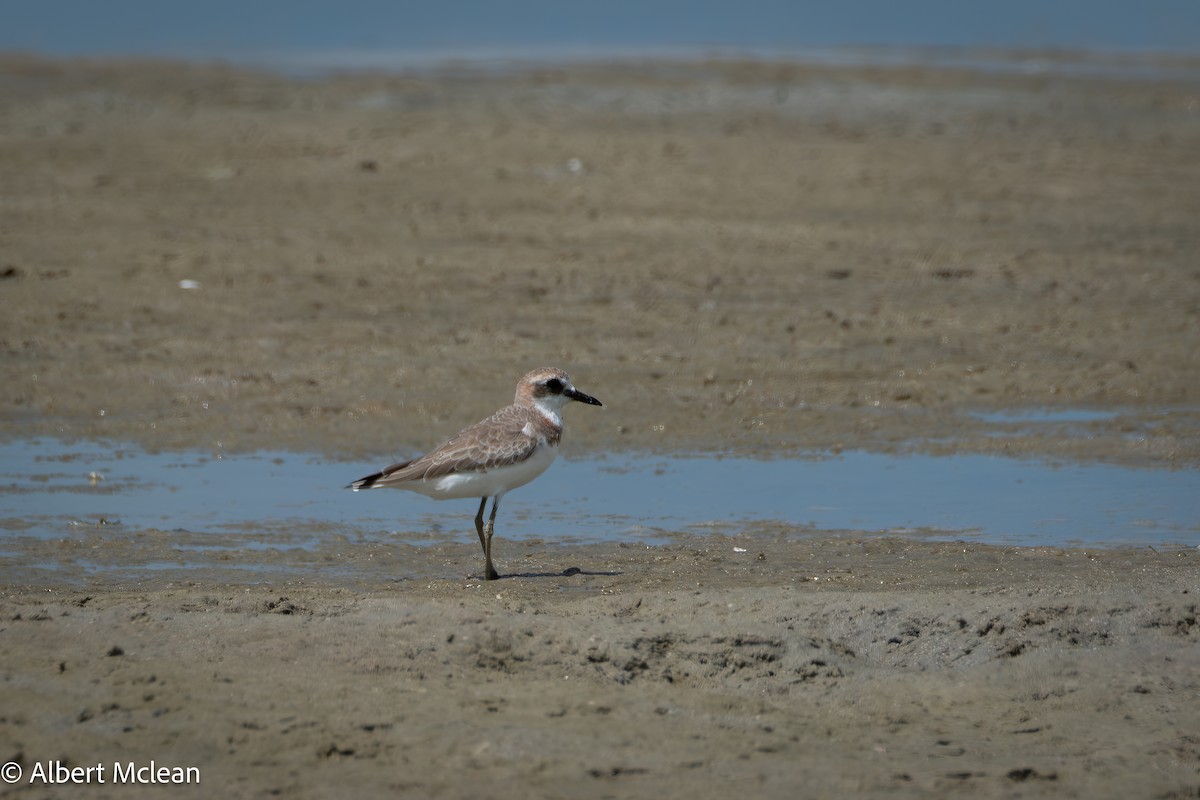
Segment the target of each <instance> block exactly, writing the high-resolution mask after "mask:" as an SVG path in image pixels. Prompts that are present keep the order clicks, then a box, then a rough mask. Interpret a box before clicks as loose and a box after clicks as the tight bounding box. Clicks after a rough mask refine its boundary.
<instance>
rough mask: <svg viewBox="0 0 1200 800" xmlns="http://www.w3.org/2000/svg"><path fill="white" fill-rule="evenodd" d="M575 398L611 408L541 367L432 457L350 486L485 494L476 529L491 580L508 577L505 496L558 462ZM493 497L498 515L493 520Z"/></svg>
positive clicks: (443, 496)
mask: <svg viewBox="0 0 1200 800" xmlns="http://www.w3.org/2000/svg"><path fill="white" fill-rule="evenodd" d="M568 400H575V401H577V402H580V403H587V404H588V405H592V406H603V405H604V404H603V403H601V402H600V401H599V400H597V399H596V398H594V397H592V396H591V395H586V394H584V393H583V392H581V391H579V390H578V389H576V388H575V387H574V385H572V383H571V379H570V378H569V377H567V373H565V372H563V371H562V370H561V369H554V368H546V369H535V370H534V371H533V372H530V373H529V374H528V375H526V376H525V377H524V378H521V380H520V382H519V383H518V384H517V396H516V399H514V400H513V403H512V405H510V406H506V407H505V408H502V409H500V410H499V411H497V412H496V413H495V414H492V415H491V416H490V417H488V418H487V419H485V420H483V421H482V422H477V423H476V424H474V425H472V426H470V427H468V428H463V429H462V430H461V431H459V432H458V433H457V434H455V435H454V436H453V437H452V438H450V439H449V440H447V441H445V442H443V443H442V444H440V445H438V446H437V447H436V448H434V449H433V450H430V451H429V452H428V453H426V454H425V455H423V456H420V457H419V458H414V459H413V460H411V461H403V462H401V463H399V464H392V465H391V466H390V467H387V468H386V469H383V470H382V471H380V472H376V473H375V474H374V475H368V476H367V477H365V478H359V479H358V480H356V481H354V483H352V484H350V486H349V487H347V488H350V489H353V490H354V491H356V492H357V491H358V490H359V489H380V488H383V487H385V486H390V487H394V488H396V489H408V490H410V491H414V492H420V493H421V494H423V495H426V496H427V497H432V498H434V499H437V500H455V499H462V498H466V497H479V498H482V499H481V500H480V501H479V513H478V514H476V515H475V532H476V533H478V534H479V544H480V546H481V547H483V557H484V560H485V567H484V578H485V579H486V580H489V581H490V580H495V579H496V578H499V577H500V575H499V573H497V572H496V568H495V567H494V566H493V565H492V534H493V533H494V531H495V527H496V509H498V508H499V507H500V498H501V497H503V496H504V495H505V493H507V492H509V491H511V490H512V489H516V488H517V487H518V486H524V485H525V484H527V483H529V482H530V481H531V480H533V479H534V478H536V477H537V476H538V475H541V474H542V473H543V472H545V471H546V468H547V467H549V466H550V464H551V463H552V462H553V461H554V457H555V456H556V455H557V454H558V442H559V439H561V438H562V431H563V421H562V407H563V406H564V405H565V404H566V402H567V401H568ZM489 497H490V498H492V513H491V515H490V516H489V517H488V520H487V524H486V525H485V524H484V522H483V511H484V509H485V508H486V507H487V501H488V498H489Z"/></svg>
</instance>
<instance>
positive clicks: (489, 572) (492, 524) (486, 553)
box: [479, 495, 500, 581]
mask: <svg viewBox="0 0 1200 800" xmlns="http://www.w3.org/2000/svg"><path fill="white" fill-rule="evenodd" d="M485 499H486V498H485ZM499 507H500V496H499V495H496V498H495V499H494V500H492V514H491V516H489V517H488V521H487V526H486V527H485V528H484V533H485V534H486V538H485V543H484V545H483V557H484V559H485V560H486V561H487V565H486V567H485V568H484V569H485V571H484V573H483V577H484V578H486V579H487V580H489V581H494V580H496V578H499V577H500V573H499V572H496V568H495V567H494V566H492V534H493V533H495V532H496V509H498V508H499ZM479 514H480V515H481V516H482V515H483V507H482V506H481V507H480V509H479Z"/></svg>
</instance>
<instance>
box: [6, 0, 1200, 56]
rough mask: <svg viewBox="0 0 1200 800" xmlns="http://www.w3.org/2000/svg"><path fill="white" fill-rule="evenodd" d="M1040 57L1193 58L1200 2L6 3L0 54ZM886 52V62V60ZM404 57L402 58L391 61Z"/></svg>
mask: <svg viewBox="0 0 1200 800" xmlns="http://www.w3.org/2000/svg"><path fill="white" fill-rule="evenodd" d="M864 46H865V47H867V48H876V49H877V48H882V49H885V50H886V49H899V50H905V49H908V48H923V47H939V48H944V47H963V48H973V49H978V48H1004V49H1011V48H1034V49H1057V50H1072V49H1080V50H1090V51H1106V52H1112V51H1127V52H1135V51H1140V52H1144V51H1155V52H1162V51H1175V52H1195V51H1196V50H1197V49H1198V48H1200V2H1195V0H1057V2H1052V3H1046V2H1042V1H1041V0H1009V2H1005V3H960V2H950V1H949V0H914V2H907V3H896V2H893V1H892V0H848V1H843V2H790V1H789V0H752V1H751V2H739V3H728V2H725V3H720V2H707V1H705V0H699V1H697V0H688V1H687V2H684V1H683V0H663V1H660V2H629V0H611V1H610V2H607V3H564V2H546V1H545V0H509V2H505V3H494V2H482V1H481V0H458V1H457V2H444V3H406V2H394V0H344V2H337V3H334V2H328V1H327V0H324V1H322V0H258V1H257V2H253V3H246V2H242V0H208V1H207V2H203V3H184V2H178V1H174V2H172V1H171V0H167V1H166V2H163V0H106V2H94V1H93V0H44V1H43V2H36V3H30V2H19V1H18V0H0V51H26V52H36V53H41V54H45V55H52V56H113V55H150V56H170V57H181V58H211V57H219V58H223V59H228V60H231V61H259V62H264V63H265V62H270V61H272V60H279V61H284V62H286V61H288V59H296V58H298V57H301V56H303V57H306V58H312V59H316V60H317V63H319V64H320V65H322V66H326V67H331V66H332V67H337V66H343V67H354V66H362V65H363V64H364V59H365V60H366V63H367V64H371V63H374V64H376V65H378V63H379V62H380V61H381V60H383V61H385V63H387V64H392V65H397V64H399V65H403V64H405V63H411V62H412V61H413V60H414V59H420V58H499V59H511V58H522V59H523V58H552V59H559V58H570V57H573V56H582V57H606V56H621V55H647V54H660V55H662V54H666V55H670V54H678V55H684V56H686V55H688V54H689V53H690V54H699V53H704V52H710V51H716V52H721V53H731V54H737V53H741V54H760V55H772V54H781V53H782V54H786V53H792V54H798V55H801V56H803V55H804V54H805V53H808V54H810V55H812V56H813V57H821V58H825V59H828V58H832V57H836V56H835V55H834V54H836V53H841V54H842V55H841V56H840V57H842V58H847V57H851V58H852V57H854V55H853V53H852V52H851V51H849V50H847V49H846V48H857V47H864ZM875 57H878V51H876V56H875ZM388 58H390V59H392V60H391V61H390V62H388V61H386V59H388Z"/></svg>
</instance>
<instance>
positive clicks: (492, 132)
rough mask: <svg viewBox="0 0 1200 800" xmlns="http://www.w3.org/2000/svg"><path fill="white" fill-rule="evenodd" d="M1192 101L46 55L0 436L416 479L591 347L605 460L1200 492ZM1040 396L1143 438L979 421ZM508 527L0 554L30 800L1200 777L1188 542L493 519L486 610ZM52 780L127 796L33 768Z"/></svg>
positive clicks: (9, 129) (936, 792) (1191, 787)
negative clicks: (650, 535)
mask: <svg viewBox="0 0 1200 800" xmlns="http://www.w3.org/2000/svg"><path fill="white" fill-rule="evenodd" d="M1197 109H1200V85H1197V84H1196V83H1188V82H1167V81H1160V82H1153V81H1144V80H1136V81H1135V80H1101V79H1099V78H1063V77H1054V76H1050V75H1021V76H1015V75H979V74H973V73H969V72H953V71H944V72H936V73H934V72H925V71H921V70H892V71H881V70H866V69H857V70H856V69H824V68H808V67H797V66H786V65H774V64H757V63H748V64H707V65H695V66H683V65H672V66H669V67H663V66H659V67H647V68H645V69H601V68H595V69H591V68H582V67H581V68H576V69H571V70H554V69H545V70H541V71H538V72H535V73H526V72H501V73H496V74H472V73H470V72H464V71H460V72H456V73H454V74H449V75H437V76H424V77H420V76H418V77H406V78H405V77H385V76H347V77H338V78H331V79H323V80H303V81H299V80H288V79H284V78H279V77H274V76H269V75H261V74H253V73H246V72H238V71H234V70H231V69H225V68H210V67H192V68H189V67H183V66H179V65H173V64H144V63H128V64H112V63H102V64H97V63H79V62H48V61H40V60H36V59H26V58H7V59H4V60H2V61H0V309H2V310H3V313H2V314H0V435H3V436H5V437H9V438H12V437H26V436H32V435H52V436H57V437H67V438H70V437H82V438H105V439H109V440H112V441H116V442H126V441H128V442H136V443H138V444H140V445H143V446H145V447H148V448H150V449H175V448H189V449H202V450H206V451H213V452H220V451H231V452H246V451H251V450H256V449H263V448H265V449H276V450H279V449H285V450H298V451H311V452H321V453H327V454H329V455H330V457H331V458H332V457H335V456H336V457H346V456H353V457H355V458H361V459H364V460H367V459H369V460H371V461H372V462H374V461H378V462H381V463H382V462H385V461H387V460H388V459H389V458H391V457H393V456H399V455H405V454H411V453H413V452H415V451H418V450H420V449H421V448H424V447H427V446H429V445H430V444H432V443H433V442H434V441H436V440H437V439H438V438H440V437H442V436H444V435H447V434H449V433H452V432H454V431H455V430H457V429H458V428H459V427H461V426H462V425H463V424H466V423H469V422H472V421H474V420H476V419H479V418H481V417H482V416H483V415H485V414H486V413H488V412H490V411H491V410H492V409H494V408H495V407H497V406H499V405H501V404H503V403H505V402H507V401H508V399H509V397H510V396H511V391H512V388H511V387H512V385H513V384H514V383H515V381H516V379H517V378H518V377H519V376H520V375H521V374H522V373H524V372H525V371H526V370H527V369H530V368H532V367H535V366H541V365H557V366H561V367H564V368H566V369H567V370H569V371H570V372H571V374H572V376H573V377H574V378H575V379H576V383H577V384H578V385H579V386H580V388H582V389H584V390H585V391H587V392H589V393H591V394H595V395H596V396H598V397H600V398H601V399H603V400H604V402H605V404H606V406H607V408H606V409H605V410H603V411H599V410H595V413H588V412H590V411H593V410H590V409H568V412H567V426H568V428H567V432H566V437H565V439H564V445H563V446H564V448H565V449H566V450H567V452H568V454H576V455H579V454H588V453H603V452H606V451H613V450H616V451H622V450H624V451H629V450H649V451H656V452H664V453H673V452H681V451H686V452H693V453H694V452H700V453H717V452H720V453H730V452H732V453H738V454H741V455H749V456H774V455H778V454H786V453H796V452H800V451H811V450H837V449H854V448H863V449H872V450H911V449H917V450H927V451H933V452H981V453H995V454H1009V455H1014V456H1027V457H1051V458H1057V459H1079V460H1084V461H1104V462H1111V463H1120V464H1124V465H1129V466H1136V467H1139V468H1145V469H1195V468H1196V467H1197V465H1200V435H1198V434H1197V431H1198V429H1200V412H1197V409H1198V408H1200V348H1197V347H1196V342H1197V341H1200V267H1198V265H1197V260H1196V253H1197V252H1200V223H1198V222H1197V220H1200V144H1198V143H1200V112H1198V110H1197ZM184 287H190V288H184ZM1030 407H1033V408H1051V409H1055V408H1058V409H1069V408H1080V407H1086V408H1096V409H1109V410H1113V411H1115V412H1117V413H1115V414H1114V415H1113V416H1112V417H1107V418H1102V419H1095V420H1089V421H1087V422H1084V423H1081V424H1077V425H1075V424H1073V425H1070V426H1049V427H1045V426H1041V427H1039V426H1026V425H1013V426H1010V427H1008V428H1004V429H1002V430H1001V431H999V432H1000V433H1001V434H1002V435H997V430H996V428H995V426H988V425H985V424H984V423H983V422H981V421H980V420H979V418H978V417H976V416H972V413H971V412H980V411H990V410H996V409H1001V410H1002V409H1020V408H1030ZM574 412H579V413H574ZM797 491H798V492H802V491H803V489H802V487H798V489H797ZM397 502H402V498H401V497H397ZM663 502H664V503H669V502H670V498H664V501H663ZM471 511H472V509H469V508H464V507H462V506H461V505H459V504H448V505H447V506H446V513H447V515H448V516H449V517H451V518H452V520H451V521H448V522H447V527H448V528H451V529H452V528H453V526H454V525H455V524H457V521H458V520H459V519H461V520H462V521H463V522H464V523H466V524H465V525H464V534H463V535H462V536H460V537H448V539H447V541H446V542H445V543H444V544H438V545H434V546H430V547H411V546H407V545H402V544H397V545H395V546H381V545H379V544H378V543H376V544H372V545H366V544H363V543H356V542H355V541H353V540H346V541H344V542H337V543H331V544H330V545H329V546H328V547H326V548H317V549H316V550H313V551H291V550H286V549H283V550H276V551H264V552H257V551H254V550H246V551H242V552H239V553H237V554H236V558H234V559H232V560H227V561H222V560H221V559H220V558H217V557H214V558H213V559H211V560H209V561H205V562H204V563H202V564H201V565H200V566H199V567H197V568H195V569H188V570H181V569H161V570H157V569H156V570H147V569H144V563H145V562H147V561H149V560H164V559H165V560H170V558H172V557H173V556H178V553H174V551H173V550H172V547H173V545H172V543H171V541H170V540H169V537H166V538H164V539H163V540H161V541H159V540H157V539H155V536H154V535H151V534H147V535H146V536H145V537H142V538H139V539H136V540H130V541H125V540H123V538H122V534H123V532H122V531H115V532H108V531H91V530H81V531H79V533H78V535H77V536H74V537H73V538H68V539H64V540H62V541H54V542H46V543H41V544H39V545H37V548H40V549H37V548H34V549H30V548H26V549H25V550H21V552H26V553H28V552H34V551H35V550H36V552H38V553H39V554H40V555H39V556H38V558H36V559H34V558H13V557H12V555H11V552H10V550H8V549H3V548H0V549H3V550H4V551H3V553H2V554H0V762H7V761H15V762H16V763H17V765H18V766H19V767H20V768H21V769H22V773H23V776H24V779H23V781H22V782H21V783H19V784H18V786H19V787H21V788H19V789H18V790H16V791H14V792H13V796H16V797H105V796H111V797H126V796H134V794H135V791H134V790H131V789H130V788H129V787H128V786H122V785H114V784H112V783H111V779H112V778H113V771H112V768H111V765H112V763H113V762H120V763H122V764H127V763H129V762H130V761H132V762H136V763H137V764H148V763H149V762H150V761H151V760H153V761H155V762H156V764H157V765H159V766H162V765H166V766H183V767H188V766H195V767H198V768H199V769H200V771H201V776H202V786H201V787H200V788H198V789H197V788H195V787H192V788H190V789H178V788H173V787H164V786H160V787H158V788H157V789H155V788H147V787H140V788H138V789H137V790H136V796H139V797H141V796H147V797H148V796H164V797H165V796H181V795H184V794H189V793H190V796H217V795H221V796H230V797H267V796H283V797H334V796H336V797H347V796H354V797H374V796H397V795H400V796H408V797H476V798H477V797H547V798H550V797H585V798H586V797H631V796H654V797H657V798H675V797H680V798H682V797H688V798H694V797H700V796H730V795H733V794H735V793H737V794H740V795H749V796H764V797H780V798H784V797H786V798H792V797H796V796H861V797H876V796H879V797H882V796H890V797H908V796H912V797H918V796H920V797H926V796H931V795H933V796H943V795H952V794H953V795H955V796H961V795H962V794H964V793H970V794H971V795H972V796H979V797H1031V796H1045V797H1050V796H1053V797H1064V796H1065V797H1088V798H1093V797H1134V796H1136V797H1154V798H1185V797H1196V796H1197V795H1198V794H1200V723H1198V722H1197V721H1198V720H1200V655H1198V654H1200V627H1198V626H1197V611H1196V594H1197V592H1198V591H1200V553H1198V552H1197V551H1196V550H1195V548H1194V547H1193V548H1178V549H1161V550H1158V551H1155V550H1150V549H1143V550H1138V551H1125V550H1099V551H1088V552H1084V551H1082V550H1052V549H1036V548H1033V549H1029V548H1026V549H1019V548H990V547H984V546H979V545H975V544H963V543H937V542H918V541H909V540H903V539H894V538H880V537H879V536H873V535H870V534H867V533H864V532H855V531H848V532H845V533H842V534H832V533H829V534H825V533H823V534H821V535H814V534H813V532H812V531H810V530H792V529H786V528H772V527H771V526H758V529H755V530H746V531H744V532H739V533H737V535H734V536H721V535H716V534H714V535H712V536H708V537H695V536H685V535H682V534H680V535H678V536H674V537H668V538H669V539H670V543H669V544H665V545H659V546H654V547H646V546H644V545H639V544H638V543H636V542H624V543H619V544H605V545H586V546H577V547H563V546H558V545H556V544H555V537H554V532H553V531H546V532H545V537H544V539H543V540H538V541H531V542H521V543H514V542H508V541H504V540H503V518H502V520H501V530H500V534H499V536H500V541H499V544H498V545H497V547H498V552H497V562H498V566H499V568H500V569H501V571H502V572H505V573H507V574H508V575H509V576H510V577H507V578H505V579H504V580H501V581H498V582H495V583H493V584H487V585H484V584H481V583H480V582H479V581H478V580H476V579H474V578H472V577H471V576H473V575H477V574H478V569H479V566H480V564H479V561H480V558H479V554H478V553H477V550H478V547H477V545H474V546H473V545H472V542H471V540H470V536H469V528H468V527H467V526H469V522H468V520H469V515H470V513H471ZM266 522H268V521H264V524H265V523H266ZM1191 533H1194V532H1185V535H1190V534H1191ZM17 535H19V533H14V532H13V531H12V530H11V529H6V530H5V531H4V536H6V537H8V536H17ZM0 544H3V542H2V541H0ZM18 549H19V548H18ZM43 556H44V558H43ZM89 564H90V565H92V566H90V567H89V566H86V565H89ZM96 565H99V568H97V567H96ZM414 576H415V577H414ZM400 578H403V579H400ZM49 761H61V762H63V763H66V764H69V765H72V766H88V765H94V764H97V763H99V764H102V765H107V766H108V770H107V777H108V778H109V779H110V780H109V782H108V783H106V784H104V785H100V784H97V783H93V784H92V785H90V786H88V787H83V786H43V785H33V786H30V785H28V781H27V779H28V776H29V775H31V774H33V773H34V770H35V769H36V768H37V765H38V764H39V763H40V764H44V763H46V762H49ZM156 792H157V794H156Z"/></svg>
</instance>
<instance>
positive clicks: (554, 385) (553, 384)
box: [546, 378, 563, 394]
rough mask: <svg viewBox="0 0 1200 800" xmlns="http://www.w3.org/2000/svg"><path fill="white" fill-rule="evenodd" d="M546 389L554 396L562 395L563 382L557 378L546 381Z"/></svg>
mask: <svg viewBox="0 0 1200 800" xmlns="http://www.w3.org/2000/svg"><path fill="white" fill-rule="evenodd" d="M546 388H547V389H549V390H550V391H551V392H553V393H554V394H562V390H563V382H562V381H560V380H559V379H558V378H551V379H550V380H548V381H546Z"/></svg>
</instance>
